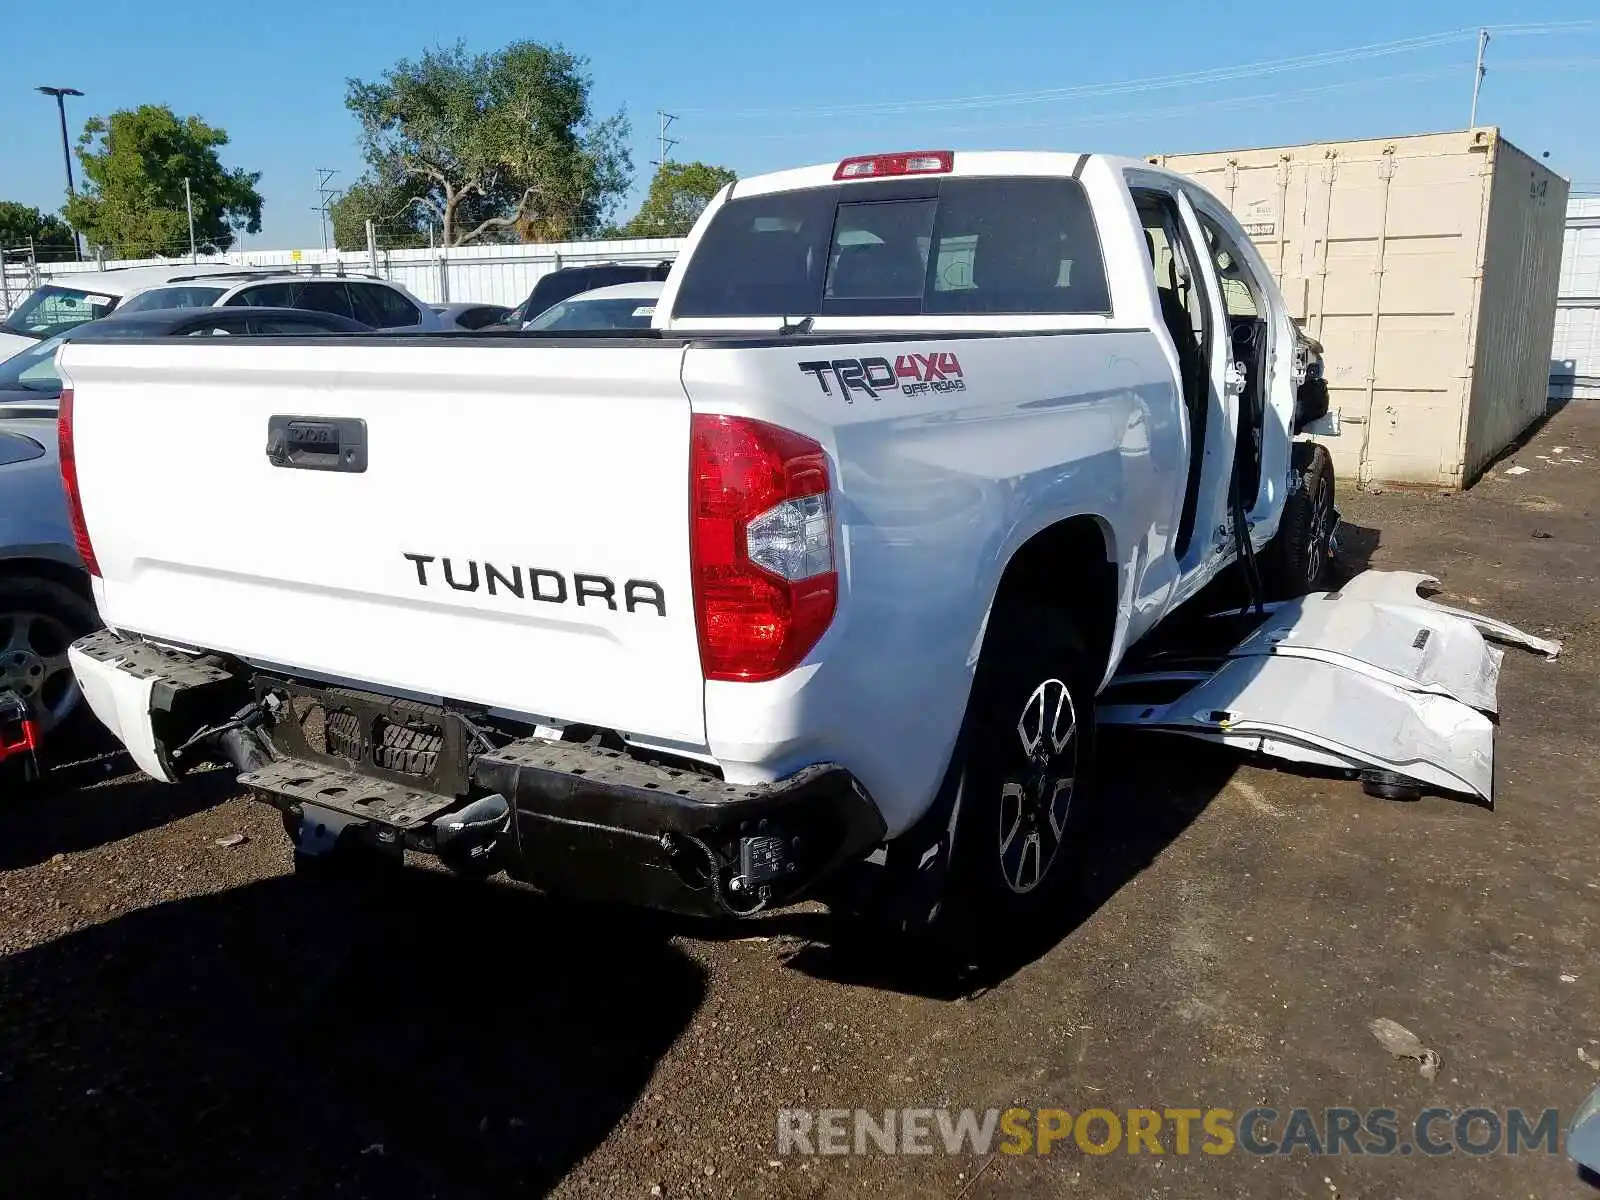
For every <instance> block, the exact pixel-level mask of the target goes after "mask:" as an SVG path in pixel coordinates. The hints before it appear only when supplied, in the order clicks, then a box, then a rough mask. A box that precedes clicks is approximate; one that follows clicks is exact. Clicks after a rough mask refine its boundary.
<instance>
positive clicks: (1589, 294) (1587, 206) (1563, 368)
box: [1550, 196, 1600, 400]
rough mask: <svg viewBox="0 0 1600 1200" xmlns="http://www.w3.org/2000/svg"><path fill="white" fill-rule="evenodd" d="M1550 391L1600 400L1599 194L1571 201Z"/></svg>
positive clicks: (1551, 357)
mask: <svg viewBox="0 0 1600 1200" xmlns="http://www.w3.org/2000/svg"><path fill="white" fill-rule="evenodd" d="M1550 394H1551V395H1552V396H1560V397H1565V398H1577V399H1589V400H1600V196H1578V197H1574V198H1573V199H1571V200H1569V201H1568V202H1567V233H1566V238H1565V240H1564V241H1563V242H1562V243H1561V287H1560V294H1559V295H1558V297H1557V298H1556V337H1555V345H1554V346H1552V347H1551V350H1550Z"/></svg>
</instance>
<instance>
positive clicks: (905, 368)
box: [799, 350, 967, 404]
mask: <svg viewBox="0 0 1600 1200" xmlns="http://www.w3.org/2000/svg"><path fill="white" fill-rule="evenodd" d="M799 366H800V369H801V370H802V371H804V372H805V373H806V374H807V375H810V376H811V377H812V378H814V379H815V380H816V381H817V383H818V385H820V386H821V388H822V394H823V395H824V396H831V395H833V388H831V387H830V386H829V385H828V378H829V376H832V377H833V381H834V382H835V383H837V384H838V385H839V393H840V394H841V395H842V396H843V397H844V398H845V403H847V404H854V403H855V402H856V398H855V397H854V396H852V395H851V394H850V393H851V392H865V393H866V394H867V395H868V396H870V397H871V398H872V399H874V400H878V399H881V397H880V396H879V395H878V393H879V392H884V391H891V390H895V389H898V390H899V391H900V392H902V393H904V394H905V395H907V396H920V395H923V394H924V393H926V392H964V391H966V390H967V382H966V380H965V379H964V378H962V375H961V363H960V361H959V360H957V358H956V356H955V355H954V354H952V353H951V352H950V351H948V350H935V351H934V352H933V353H932V354H897V355H895V358H894V361H893V362H890V361H889V360H888V359H887V358H883V357H878V358H834V359H818V360H817V361H815V362H803V363H800V364H799Z"/></svg>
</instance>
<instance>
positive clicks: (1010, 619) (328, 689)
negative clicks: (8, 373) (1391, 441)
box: [61, 152, 1335, 920]
mask: <svg viewBox="0 0 1600 1200" xmlns="http://www.w3.org/2000/svg"><path fill="white" fill-rule="evenodd" d="M285 341H286V339H282V338H278V339H273V343H272V344H270V345H269V344H263V343H262V342H259V341H256V340H254V339H250V338H230V339H227V340H226V341H225V342H218V341H212V340H206V341H204V342H180V341H167V342H164V343H159V344H135V343H129V342H126V341H123V342H114V343H113V342H107V343H103V344H95V343H94V342H93V341H92V340H87V341H75V342H73V343H72V344H71V346H70V347H68V349H67V350H66V351H65V353H64V355H63V361H62V370H63V374H64V376H65V377H66V379H67V382H68V383H69V384H70V390H69V391H68V392H67V394H66V395H65V396H63V398H62V405H61V457H62V460H63V463H64V471H65V477H66V482H67V491H68V494H69V497H70V499H71V506H72V509H73V512H74V519H75V521H76V527H77V531H78V543H79V547H80V549H81V552H82V554H83V557H84V560H85V562H86V563H87V564H88V567H89V570H90V572H91V573H92V575H93V582H94V591H95V595H96V599H97V602H98V605H99V611H100V615H101V617H102V619H103V620H104V621H105V623H106V624H107V626H108V627H109V628H108V630H107V631H105V632H103V633H100V634H96V635H93V636H91V637H89V638H86V639H84V640H82V641H80V642H79V643H78V644H77V645H76V646H75V647H74V649H73V650H72V652H71V658H72V662H73V665H74V668H75V670H76V672H77V675H78V678H79V679H80V681H81V683H82V686H83V690H84V693H85V695H86V696H87V697H88V699H89V702H90V704H91V705H92V706H93V708H94V711H95V712H96V713H97V714H98V715H99V716H100V717H101V719H102V720H103V721H105V723H106V724H107V725H108V726H109V727H110V728H111V729H112V730H113V732H115V733H116V735H117V736H118V737H119V738H121V740H122V741H123V742H124V743H125V744H126V745H127V747H128V749H129V751H130V752H131V753H132V755H133V757H134V759H135V760H136V761H137V762H138V764H139V765H140V766H141V767H142V768H143V769H144V770H146V771H148V772H149V773H150V774H151V775H154V776H157V777H158V778H161V779H165V780H174V779H176V778H177V777H178V776H179V775H180V774H181V773H182V772H183V770H185V769H186V767H188V766H189V765H191V764H193V763H195V762H197V761H206V760H215V759H218V758H219V757H226V758H228V759H230V760H232V761H233V762H234V763H235V764H236V766H237V767H238V768H239V769H240V770H241V772H242V775H241V779H242V781H243V782H244V783H246V784H247V785H249V786H250V787H251V788H253V789H254V791H255V792H256V793H257V794H258V795H259V796H261V797H262V798H263V799H266V800H268V801H270V802H271V803H273V804H275V805H276V806H277V807H279V808H280V809H281V810H282V811H283V813H284V814H285V824H286V826H287V828H288V830H289V832H290V834H291V835H292V836H293V837H294V839H295V841H296V847H297V851H298V854H299V860H300V861H302V862H303V863H304V864H305V865H307V866H308V867H309V866H311V865H312V864H313V863H314V862H316V861H318V860H320V861H322V862H329V861H334V862H337V861H341V859H342V858H344V855H343V852H344V851H345V850H347V849H348V850H350V851H351V857H352V858H360V857H362V853H361V852H367V853H370V852H380V853H382V852H387V853H388V854H389V855H391V856H395V857H398V856H400V855H401V854H402V852H403V850H404V849H411V850H413V851H422V852H428V853H436V854H438V855H439V856H440V857H441V858H443V859H444V860H445V861H447V862H449V863H451V864H452V865H454V866H456V867H458V868H459V869H461V870H462V871H464V872H486V871H492V870H495V869H499V868H502V867H503V868H505V869H507V870H509V871H511V872H512V873H513V874H515V875H517V876H519V877H522V878H527V879H530V880H532V881H534V882H535V883H537V884H539V885H540V886H542V887H545V888H547V889H549V890H551V891H556V892H569V893H570V892H583V893H594V892H601V893H604V894H608V895H611V896H617V897H623V898H627V899H631V900H634V901H637V902H640V903H645V904H650V905H656V906H661V907H667V908H672V909H677V910H683V911H693V912H702V913H718V912H732V913H739V914H744V913H749V912H752V911H755V910H757V909H759V908H762V907H764V906H770V905H777V904H782V903H786V902H789V901H792V900H794V899H796V898H798V897H800V896H802V895H806V894H815V892H816V890H817V889H818V887H819V885H820V884H821V883H823V882H824V881H826V880H827V879H828V878H829V877H830V876H831V875H833V874H834V873H835V872H836V871H837V870H838V869H839V868H840V867H842V866H844V865H846V864H850V863H855V862H859V861H862V860H867V859H871V860H873V861H874V862H877V863H881V864H884V865H885V867H886V869H888V871H889V873H890V875H891V877H894V878H898V879H900V880H901V881H902V882H907V883H908V885H909V881H911V880H912V879H913V878H914V879H915V880H916V881H917V883H918V885H919V887H920V891H919V895H920V896H921V898H922V899H921V901H919V903H924V904H925V910H924V911H923V912H922V916H923V917H924V918H927V917H930V916H932V915H934V914H937V913H939V912H949V911H961V912H963V913H965V914H967V916H968V917H971V916H974V915H977V916H981V917H983V918H986V919H997V920H1006V919H1010V918H1012V917H1015V916H1018V915H1026V914H1028V913H1029V912H1031V911H1032V910H1033V909H1034V908H1036V907H1037V906H1038V905H1040V904H1042V903H1044V902H1046V900H1047V898H1048V897H1049V896H1050V895H1051V894H1052V893H1053V892H1054V890H1055V888H1056V886H1057V885H1058V884H1059V882H1060V880H1061V878H1062V877H1063V876H1065V875H1067V874H1068V872H1069V870H1070V867H1069V865H1068V864H1069V863H1070V862H1071V856H1070V855H1069V854H1068V853H1066V852H1064V851H1063V847H1068V848H1070V847H1071V846H1072V845H1073V843H1074V839H1075V833H1076V830H1077V829H1078V827H1079V823H1080V821H1081V819H1082V817H1083V816H1084V815H1085V813H1086V811H1087V809H1088V806H1089V804H1090V801H1091V798H1092V781H1093V776H1094V755H1095V743H1096V737H1095V729H1096V720H1095V708H1096V694H1097V692H1099V690H1100V689H1101V688H1102V687H1103V686H1104V685H1106V684H1107V683H1108V681H1110V680H1111V679H1112V677H1113V675H1114V673H1115V672H1116V671H1117V669H1118V666H1119V663H1121V662H1122V660H1123V658H1124V654H1125V652H1126V651H1127V650H1128V648H1129V647H1130V646H1131V645H1132V644H1134V643H1135V642H1137V641H1139V639H1141V638H1143V637H1144V636H1145V635H1146V634H1148V633H1149V632H1150V631H1151V630H1152V629H1153V628H1154V627H1155V626H1156V625H1157V624H1158V623H1159V622H1161V621H1162V620H1163V619H1164V618H1165V617H1166V616H1167V615H1168V614H1170V613H1172V612H1173V610H1174V609H1175V608H1177V607H1178V606H1179V605H1181V604H1183V603H1184V602H1185V601H1186V600H1188V599H1189V598H1191V597H1192V596H1194V595H1195V593H1196V592H1197V591H1199V589H1200V588H1201V587H1202V586H1203V585H1205V584H1207V583H1208V582H1210V581H1211V580H1213V579H1214V578H1216V577H1217V576H1218V574H1219V573H1220V572H1222V571H1223V570H1224V568H1225V567H1227V566H1228V565H1229V564H1230V563H1232V562H1233V561H1235V559H1236V558H1238V557H1239V556H1240V555H1241V551H1242V550H1243V548H1244V547H1245V546H1246V545H1248V546H1249V553H1246V554H1244V557H1245V558H1246V559H1249V560H1252V561H1254V560H1255V559H1256V558H1257V556H1258V553H1259V558H1260V563H1261V568H1262V570H1261V575H1262V576H1264V577H1265V578H1266V579H1267V580H1268V581H1269V582H1271V583H1272V584H1273V585H1274V590H1275V591H1276V592H1277V593H1278V594H1279V595H1280V596H1281V595H1295V594H1301V593H1304V592H1306V591H1308V590H1309V589H1311V588H1312V587H1313V586H1314V585H1315V583H1316V582H1317V578H1318V576H1319V574H1320V573H1321V571H1322V567H1323V564H1324V562H1325V560H1326V558H1327V555H1328V553H1329V541H1330V536H1331V533H1332V528H1333V522H1334V519H1335V513H1334V510H1333V498H1332V479H1331V474H1330V470H1329V465H1328V461H1327V456H1326V453H1325V452H1324V451H1322V450H1321V449H1320V448H1317V447H1314V446H1312V445H1311V444H1310V443H1308V442H1304V441H1298V440H1297V439H1296V432H1297V430H1298V429H1299V428H1300V427H1301V426H1302V425H1303V424H1305V423H1306V422H1307V421H1308V420H1310V419H1312V418H1315V417H1319V416H1321V415H1322V412H1323V411H1324V410H1325V407H1326V402H1325V396H1326V392H1325V389H1324V390H1323V391H1322V392H1321V397H1322V398H1321V399H1319V396H1318V389H1317V386H1316V385H1317V382H1318V381H1317V379H1316V378H1315V372H1314V371H1313V372H1312V374H1313V377H1312V378H1310V379H1309V380H1308V378H1307V374H1308V350H1307V343H1306V342H1305V341H1304V340H1303V339H1302V338H1301V337H1300V336H1299V335H1298V333H1297V330H1296V327H1295V325H1294V323H1293V321H1292V320H1291V319H1290V316H1289V314H1288V312H1287V310H1286V308H1285V306H1284V303H1283V301H1282V299H1281V298H1280V296H1279V293H1278V291H1277V289H1276V287H1275V286H1274V284H1273V281H1272V277H1271V275H1270V273H1269V272H1268V270H1267V269H1266V267H1265V265H1264V264H1263V262H1262V261H1261V259H1260V257H1259V256H1258V254H1257V253H1256V251H1255V250H1254V249H1253V248H1252V246H1251V244H1250V242H1249V240H1248V239H1247V238H1246V237H1245V236H1244V234H1243V232H1242V231H1241V229H1240V227H1239V225H1238V224H1237V223H1236V222H1235V221H1234V220H1233V218H1232V217H1231V216H1230V215H1229V213H1228V212H1227V210H1226V209H1225V208H1224V207H1223V206H1222V205H1221V204H1220V203H1218V202H1217V201H1216V200H1215V199H1213V198H1212V197H1210V196H1209V195H1207V194H1206V193H1205V192H1204V191H1203V190H1202V189H1200V188H1199V187H1197V186H1196V185H1195V184H1194V183H1193V182H1191V181H1188V180H1185V179H1183V178H1181V177H1179V176H1177V175H1174V174H1171V173H1168V172H1165V171H1161V170H1157V169H1153V168H1151V167H1150V166H1148V165H1146V164H1144V163H1141V162H1137V161H1132V160H1124V159H1118V158H1111V157H1105V156H1099V155H1079V154H1047V153H955V154H952V153H950V152H926V153H913V154H893V155H876V156H869V157H864V158H857V159H849V160H846V161H844V162H842V163H838V164H830V165H827V166H819V167H810V168H805V169H801V170H794V171H787V172H782V173H779V174H774V175H768V176H763V177H760V178H753V179H746V180H741V181H739V182H738V183H735V184H733V185H730V186H729V187H728V188H727V189H725V190H724V191H723V192H722V194H721V195H719V196H718V197H717V198H716V200H715V201H714V202H713V203H712V204H711V205H710V206H709V208H708V209H707V210H706V212H705V214H704V216H703V217H702V218H701V219H700V221H699V222H698V224H697V225H696V226H695V229H694V231H693V233H692V234H691V236H690V238H689V240H688V245H687V247H686V249H685V251H684V253H683V254H682V256H681V257H680V258H679V259H678V261H677V264H676V266H675V267H674V269H673V271H672V273H671V276H670V278H668V280H667V281H666V285H665V291H664V294H663V295H662V297H661V299H660V301H659V303H658V304H657V306H656V310H655V318H654V327H653V328H652V329H650V330H648V331H643V332H641V333H629V334H626V335H622V336H611V335H607V334H595V335H585V336H576V337H575V336H563V335H559V334H555V335H545V334H537V333H534V334H524V333H506V334H490V335H484V334H433V335H423V336H416V337H411V338H406V337H401V338H396V337H394V336H387V337H383V338H376V337H373V338H367V337H361V336H351V337H323V338H318V339H316V340H315V341H314V342H312V341H307V342H306V343H304V344H303V345H296V346H295V347H293V348H292V349H286V347H285V344H284V343H285ZM1241 517H1242V520H1241ZM1246 528H1248V530H1249V534H1248V538H1249V542H1248V543H1246V542H1244V541H1243V540H1242V538H1243V536H1244V530H1245V529H1246ZM1275 535H1276V536H1275ZM330 849H333V850H337V851H338V853H332V854H329V853H327V852H328V851H329V850H330ZM897 871H898V872H899V874H898V875H896V874H895V872H897ZM930 881H933V883H931V884H930Z"/></svg>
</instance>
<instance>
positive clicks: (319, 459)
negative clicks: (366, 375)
mask: <svg viewBox="0 0 1600 1200" xmlns="http://www.w3.org/2000/svg"><path fill="white" fill-rule="evenodd" d="M267 461H268V462H270V463H271V464H272V465H273V466H275V467H285V468H287V469H289V470H291V471H352V472H356V473H358V474H359V473H360V472H362V471H365V470H366V469H367V423H366V422H365V421H364V420H362V419H361V418H360V417H291V416H283V415H275V416H271V417H268V418H267Z"/></svg>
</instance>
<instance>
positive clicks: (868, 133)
mask: <svg viewBox="0 0 1600 1200" xmlns="http://www.w3.org/2000/svg"><path fill="white" fill-rule="evenodd" d="M1596 65H1600V57H1591V58H1575V59H1513V60H1508V61H1506V62H1504V63H1502V64H1500V66H1499V67H1497V68H1496V69H1497V70H1500V71H1503V72H1508V73H1509V72H1515V71H1562V70H1580V69H1581V70H1588V69H1591V68H1592V67H1594V66H1596ZM1460 75H1461V69H1460V68H1459V67H1435V68H1431V69H1429V70H1426V71H1405V72H1400V73H1397V74H1393V75H1378V76H1372V77H1367V78H1363V79H1345V80H1340V81H1338V82H1336V83H1326V84H1319V85H1317V86H1315V87H1306V88H1293V89H1283V90H1278V91H1272V92H1261V93H1255V94H1251V95H1247V96H1226V97H1219V98H1217V99H1213V100H1197V101H1189V102H1186V103H1183V104H1174V105H1169V106H1166V107H1162V108H1151V109H1143V110H1139V111H1135V112H1128V111H1125V110H1123V111H1116V112H1108V111H1096V112H1092V113H1083V114H1078V115H1074V116H1062V117H1053V118H1050V119H1049V120H1040V121H1006V122H1003V123H989V124H983V125H953V126H948V127H943V128H941V130H940V132H941V133H943V134H966V133H1007V132H1012V131H1016V130H1024V129H1063V128H1069V127H1072V126H1078V125H1105V124H1107V123H1111V122H1114V123H1116V124H1119V125H1126V124H1135V123H1138V122H1143V121H1155V120H1164V119H1166V118H1168V117H1178V116H1187V115H1189V114H1191V113H1195V112H1207V111H1231V110H1235V109H1251V108H1263V107H1268V106H1271V105H1277V104H1284V103H1293V102H1294V101H1297V100H1308V99H1314V98H1316V97H1320V96H1325V95H1327V94H1328V93H1330V92H1339V91H1347V90H1349V89H1351V88H1370V87H1375V86H1378V85H1381V84H1396V83H1421V82H1426V81H1430V80H1439V79H1459V78H1460ZM899 132H900V131H898V130H884V131H882V132H881V133H880V132H877V131H874V130H872V129H866V130H862V129H852V130H851V136H852V137H865V138H871V137H875V136H897V135H898V133H899ZM794 136H795V135H794V134H793V133H792V132H790V133H757V134H715V133H713V134H707V135H706V138H707V140H710V141H713V142H751V141H792V140H793V139H794Z"/></svg>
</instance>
